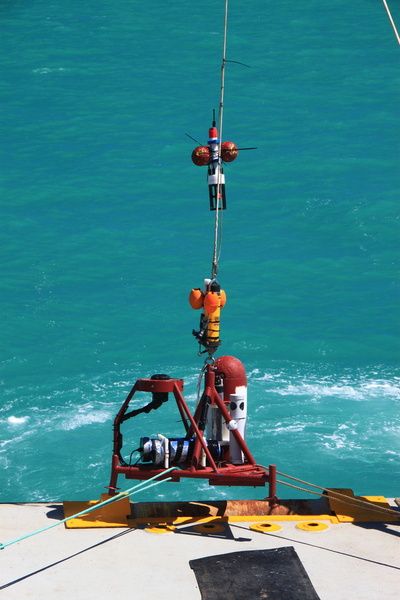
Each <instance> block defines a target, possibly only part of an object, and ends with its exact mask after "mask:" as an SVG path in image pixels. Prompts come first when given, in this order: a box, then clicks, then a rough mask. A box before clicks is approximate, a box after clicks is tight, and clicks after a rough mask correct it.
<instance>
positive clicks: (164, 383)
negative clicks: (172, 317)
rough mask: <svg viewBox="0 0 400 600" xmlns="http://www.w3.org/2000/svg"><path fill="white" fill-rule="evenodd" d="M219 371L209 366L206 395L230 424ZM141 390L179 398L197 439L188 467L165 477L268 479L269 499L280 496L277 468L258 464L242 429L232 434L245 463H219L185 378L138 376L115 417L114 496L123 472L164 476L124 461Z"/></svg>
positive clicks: (222, 481)
mask: <svg viewBox="0 0 400 600" xmlns="http://www.w3.org/2000/svg"><path fill="white" fill-rule="evenodd" d="M215 374H216V368H215V367H214V366H212V365H207V368H206V371H205V388H204V394H203V397H206V398H207V399H208V400H209V401H210V402H211V404H213V405H216V406H217V407H218V409H219V411H220V412H221V414H222V417H223V419H224V420H225V421H226V422H227V423H228V422H229V421H230V420H231V416H230V414H229V412H228V410H227V408H226V404H225V402H224V400H223V399H222V398H221V397H220V395H219V394H218V392H217V390H216V388H215ZM138 391H141V392H152V393H172V394H173V395H174V397H175V400H176V403H177V407H178V410H179V413H180V415H181V419H182V422H183V424H184V426H185V429H186V434H187V437H188V438H189V437H190V438H194V440H195V442H194V449H193V453H192V456H191V458H190V460H188V463H187V464H186V465H185V466H184V468H178V469H176V470H174V471H170V472H169V473H168V475H165V477H170V478H171V480H172V481H174V482H179V481H180V479H181V478H182V477H191V478H202V479H204V478H206V479H208V480H209V483H210V485H228V486H236V485H237V486H264V485H265V484H266V483H267V482H268V483H269V497H268V499H269V500H275V499H276V467H275V466H274V465H270V467H269V469H268V471H266V470H265V468H263V467H261V466H258V465H257V464H256V461H255V459H254V457H253V455H252V454H251V452H250V450H249V448H248V446H247V444H246V442H245V441H244V439H243V437H242V436H241V434H240V432H239V431H237V430H234V431H232V434H233V436H234V437H235V439H236V441H237V443H238V445H239V447H240V449H241V451H242V452H243V455H244V457H245V461H244V463H243V464H239V465H236V464H232V463H230V462H227V461H223V462H221V463H218V464H216V462H215V460H214V458H213V457H212V455H211V453H210V450H209V449H208V447H207V444H206V441H205V439H204V435H203V431H202V430H201V429H200V427H199V418H200V414H199V413H200V411H199V410H196V413H195V415H194V416H193V415H192V414H191V412H190V410H189V407H188V405H187V403H186V401H185V399H184V397H183V394H182V392H183V381H182V380H181V379H138V380H137V381H136V383H135V385H134V386H133V388H132V389H131V391H130V392H129V394H128V396H127V398H126V400H125V402H124V403H123V405H122V406H121V408H120V410H119V412H118V414H117V416H116V417H115V420H114V444H113V456H112V465H111V479H110V485H109V493H110V494H111V495H113V494H115V493H116V489H117V480H118V476H119V475H124V476H125V477H126V478H127V479H140V480H146V479H150V478H151V477H153V476H154V475H161V474H162V473H163V471H164V470H165V469H163V468H159V467H154V466H153V465H146V464H136V465H126V464H122V463H121V454H120V450H121V431H120V428H121V424H122V422H123V421H124V415H125V414H126V412H127V410H128V407H129V404H130V402H131V400H132V398H133V396H134V394H135V393H136V392H138ZM199 406H200V405H199ZM198 408H199V407H198ZM188 422H189V423H188ZM189 424H190V425H189ZM202 451H204V453H205V456H206V466H202V465H201V454H202ZM160 479H163V477H160Z"/></svg>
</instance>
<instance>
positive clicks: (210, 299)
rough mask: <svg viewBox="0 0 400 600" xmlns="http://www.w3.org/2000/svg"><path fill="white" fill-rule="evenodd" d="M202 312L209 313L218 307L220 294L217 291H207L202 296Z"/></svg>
mask: <svg viewBox="0 0 400 600" xmlns="http://www.w3.org/2000/svg"><path fill="white" fill-rule="evenodd" d="M203 304H204V312H205V313H206V314H208V315H211V314H212V313H213V312H215V311H216V310H217V309H218V308H219V307H220V296H219V294H218V292H207V294H206V295H205V296H204V303H203Z"/></svg>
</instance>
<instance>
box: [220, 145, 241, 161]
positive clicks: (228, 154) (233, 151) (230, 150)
mask: <svg viewBox="0 0 400 600" xmlns="http://www.w3.org/2000/svg"><path fill="white" fill-rule="evenodd" d="M238 154H239V150H238V147H237V146H236V144H234V143H233V142H222V144H221V158H222V160H223V161H224V162H232V161H233V160H235V158H237V155H238Z"/></svg>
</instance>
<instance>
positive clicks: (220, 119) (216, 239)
mask: <svg viewBox="0 0 400 600" xmlns="http://www.w3.org/2000/svg"><path fill="white" fill-rule="evenodd" d="M228 5H229V0H225V16H224V41H223V48H222V62H221V87H220V97H219V112H218V132H219V143H218V167H219V168H218V181H217V203H216V208H215V223H214V251H213V259H212V265H211V279H215V278H216V276H217V273H218V261H219V255H220V253H221V247H220V239H219V237H220V233H221V232H220V228H221V223H220V217H219V212H220V200H221V175H222V174H221V169H222V160H221V145H222V126H223V119H224V95H225V65H226V43H227V34H228Z"/></svg>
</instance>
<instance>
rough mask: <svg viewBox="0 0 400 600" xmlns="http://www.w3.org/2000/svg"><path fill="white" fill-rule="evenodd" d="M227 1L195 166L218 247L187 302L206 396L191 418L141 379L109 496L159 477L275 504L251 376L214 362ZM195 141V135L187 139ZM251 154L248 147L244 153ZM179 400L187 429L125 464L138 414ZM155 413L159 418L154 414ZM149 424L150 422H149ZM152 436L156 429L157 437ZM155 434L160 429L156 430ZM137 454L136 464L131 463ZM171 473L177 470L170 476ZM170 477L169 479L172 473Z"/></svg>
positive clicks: (117, 425) (157, 384)
mask: <svg viewBox="0 0 400 600" xmlns="http://www.w3.org/2000/svg"><path fill="white" fill-rule="evenodd" d="M227 18H228V0H226V1H225V20H224V41H223V53H222V64H221V90H220V102H219V116H218V128H217V122H216V119H215V112H214V114H213V121H212V125H211V127H210V129H209V138H208V144H207V145H204V146H197V147H196V148H195V149H194V150H193V152H192V161H193V163H194V164H195V165H198V166H207V170H208V177H207V184H208V198H209V205H210V210H211V211H213V213H214V244H213V251H212V263H211V273H210V277H207V278H205V279H204V285H203V287H202V288H200V287H198V288H193V289H192V290H191V291H190V294H189V302H190V305H191V307H192V308H193V309H195V310H199V311H201V313H200V323H199V327H198V329H197V330H193V335H194V336H195V338H196V340H197V342H198V343H199V354H200V355H205V361H204V364H203V366H202V368H201V372H200V378H199V390H200V389H201V382H202V381H203V380H204V388H203V392H202V393H201V394H200V392H199V393H198V398H197V404H196V407H195V410H194V413H192V411H191V410H190V408H189V406H188V404H187V402H186V400H185V398H184V395H183V388H184V382H183V380H182V379H176V378H172V377H170V376H168V375H165V374H156V375H153V376H152V377H151V378H149V379H138V380H137V381H136V383H135V384H134V386H133V387H132V389H131V391H130V392H129V394H128V396H127V397H126V399H125V401H124V403H123V404H122V406H121V408H120V410H119V412H118V414H117V416H116V417H115V421H114V441H113V456H112V466H111V479H110V484H109V493H110V494H111V495H114V494H116V490H117V489H118V488H117V481H118V477H119V475H123V476H125V477H126V478H127V479H140V480H147V479H151V478H153V477H155V476H157V477H159V478H163V476H164V474H165V478H167V475H168V479H171V480H172V481H175V482H178V481H179V480H180V479H181V478H183V477H189V478H197V479H199V478H203V479H204V478H205V479H208V481H209V483H210V484H211V485H229V486H232V485H238V486H265V484H266V483H268V484H269V494H268V500H269V501H270V502H272V503H273V502H275V500H276V467H275V465H270V466H269V468H268V469H266V468H265V467H263V466H261V465H257V463H256V460H255V459H254V457H253V455H252V453H251V452H250V450H249V448H248V446H247V443H246V441H245V430H246V422H247V377H246V371H245V368H244V366H243V364H242V363H241V362H240V360H238V359H237V358H235V357H233V356H221V357H218V358H215V353H216V352H217V350H218V348H219V346H220V344H221V339H220V320H221V311H222V310H223V308H224V306H225V304H226V293H225V291H224V290H223V289H222V288H221V285H220V283H219V281H218V280H217V275H218V269H219V256H220V250H221V226H222V221H221V219H220V212H221V211H222V210H225V209H226V193H225V174H224V168H223V165H224V163H230V162H232V161H233V160H235V159H236V157H237V155H238V152H239V149H238V147H237V146H236V144H234V143H233V142H229V141H228V142H222V141H221V140H222V126H223V111H224V89H225V83H224V82H225V66H226V63H227V62H229V61H227V58H226V41H227ZM189 137H190V136H189ZM245 149H246V150H247V149H250V148H245ZM137 392H145V393H147V394H148V397H149V401H148V402H147V403H145V404H144V405H143V406H141V407H140V408H134V409H132V408H131V406H130V405H131V402H132V401H133V399H134V397H135V394H136V393H137ZM171 401H175V403H176V407H177V410H178V413H179V415H180V420H181V423H182V429H181V431H180V432H178V431H177V433H176V434H175V435H174V436H173V437H171V436H169V437H168V436H166V435H165V434H164V433H158V434H156V435H154V434H151V435H146V431H138V435H137V440H136V444H137V443H138V444H139V446H138V447H137V448H136V449H134V446H133V445H132V442H130V446H129V451H128V455H129V458H127V456H128V455H127V453H126V450H124V451H123V448H124V442H123V435H125V434H123V431H122V429H123V424H124V423H125V422H126V421H128V420H131V419H135V422H136V419H138V420H140V416H141V415H144V414H146V415H148V414H150V413H151V414H152V415H153V413H154V417H155V418H156V411H159V410H162V409H163V406H164V405H165V404H166V403H168V402H171ZM157 414H158V413H157ZM146 421H147V420H146ZM153 431H154V430H153ZM156 431H157V429H156ZM134 455H135V458H134V462H133V456H134ZM171 467H175V468H174V469H173V470H172V471H171ZM167 471H168V472H167Z"/></svg>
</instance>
